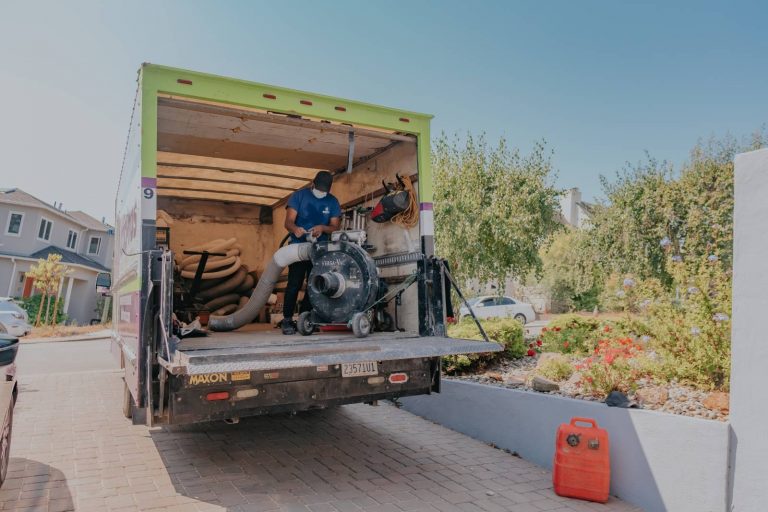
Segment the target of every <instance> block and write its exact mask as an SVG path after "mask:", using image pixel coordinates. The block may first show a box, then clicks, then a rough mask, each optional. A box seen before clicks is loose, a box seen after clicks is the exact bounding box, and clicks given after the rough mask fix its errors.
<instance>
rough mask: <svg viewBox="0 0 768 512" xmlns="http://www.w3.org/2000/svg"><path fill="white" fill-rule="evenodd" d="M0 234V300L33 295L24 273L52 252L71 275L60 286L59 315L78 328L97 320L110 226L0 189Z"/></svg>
mask: <svg viewBox="0 0 768 512" xmlns="http://www.w3.org/2000/svg"><path fill="white" fill-rule="evenodd" d="M0 230H2V231H0V296H2V295H6V296H9V297H29V296H30V295H32V294H34V293H36V292H35V290H34V289H33V286H32V280H31V279H29V278H27V277H26V275H25V272H27V271H28V270H29V268H30V266H31V265H33V264H35V263H36V262H37V261H38V260H40V259H46V258H47V257H48V255H49V254H53V253H56V254H60V255H61V256H62V259H61V262H62V263H64V264H66V265H67V267H68V268H69V270H70V273H69V274H67V276H66V277H65V278H64V279H63V280H62V283H61V285H60V287H59V296H60V298H61V300H63V301H64V312H65V313H66V314H67V316H68V318H69V319H70V321H73V322H76V323H78V324H87V323H89V322H90V320H91V319H92V318H96V316H97V315H96V313H95V309H96V302H97V299H98V296H97V293H96V277H97V275H98V274H99V273H100V272H109V269H110V267H111V266H112V251H113V247H114V230H113V228H112V226H109V225H108V224H105V223H104V221H103V220H102V221H99V220H97V219H95V218H93V217H91V216H90V215H88V214H87V213H84V212H81V211H65V210H64V209H63V208H62V205H60V204H59V205H57V204H56V203H54V205H53V206H51V205H50V204H48V203H46V202H44V201H41V200H40V199H38V198H36V197H34V196H32V195H30V194H28V193H26V192H24V191H23V190H20V189H18V188H5V189H3V188H0Z"/></svg>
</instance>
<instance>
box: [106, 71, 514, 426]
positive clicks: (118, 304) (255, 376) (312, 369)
mask: <svg viewBox="0 0 768 512" xmlns="http://www.w3.org/2000/svg"><path fill="white" fill-rule="evenodd" d="M429 123H430V116H427V115H424V114H418V113H414V112H407V111H402V110H394V109H390V108H384V107H379V106H374V105H368V104H364V103H360V102H355V101H349V100H343V99H338V98H332V97H328V96H323V95H318V94H312V93H307V92H301V91H296V90H290V89H285V88H280V87H274V86H270V85H264V84H259V83H252V82H245V81H241V80H234V79H229V78H222V77H218V76H212V75H208V74H202V73H197V72H191V71H185V70H180V69H173V68H168V67H163V66H157V65H151V64H145V65H143V66H142V67H141V69H140V71H139V77H138V88H137V94H136V99H135V103H134V108H133V114H132V120H131V126H130V131H129V136H128V142H127V148H126V153H125V158H124V162H123V168H122V171H121V176H120V184H119V188H118V194H117V200H116V224H117V226H116V239H117V243H116V250H115V261H114V267H113V283H112V290H113V295H114V302H113V308H114V310H113V318H114V345H113V346H114V348H115V353H116V354H117V355H119V357H120V361H121V364H122V367H123V368H124V369H125V400H124V404H123V406H124V412H125V413H126V415H127V416H132V417H133V419H134V422H136V423H139V422H146V423H148V424H150V425H151V424H183V423H191V422H197V421H208V420H215V419H222V420H236V419H238V418H240V417H245V416H252V415H259V414H268V413H274V412H292V411H298V410H306V409H313V408H323V407H328V406H333V405H339V404H348V403H356V402H374V401H376V400H380V399H396V398H397V397H400V396H406V395H416V394H424V393H431V392H438V391H439V389H440V359H441V357H442V356H446V355H450V354H465V353H473V352H491V351H496V350H499V346H498V345H496V344H494V343H488V342H481V341H473V340H460V339H451V338H448V337H446V329H445V319H446V312H445V308H446V287H445V268H444V266H443V265H442V262H441V261H440V260H438V259H436V258H435V256H434V251H433V248H434V242H433V218H432V202H431V201H432V182H431V171H430V147H429ZM318 170H327V171H330V172H331V173H333V174H334V176H335V178H334V184H333V188H332V193H333V194H334V195H335V196H336V197H337V198H338V200H339V203H340V205H341V208H342V212H343V213H342V228H341V231H340V233H337V235H339V236H340V237H341V240H339V238H338V236H337V237H336V240H337V243H338V244H341V245H342V246H346V247H347V248H348V249H355V251H357V252H356V254H357V253H365V254H364V255H363V256H362V257H363V258H364V259H366V261H369V262H370V261H372V262H373V264H374V266H375V272H374V274H375V276H374V277H375V279H376V283H381V285H380V288H379V293H378V295H377V299H376V302H375V304H374V305H371V303H370V301H369V302H368V303H367V304H368V306H367V307H366V308H365V311H363V313H364V314H365V315H367V316H366V318H367V319H368V320H369V321H372V322H373V324H374V326H373V327H372V329H371V330H372V331H373V332H371V333H370V335H368V336H367V337H362V338H361V337H357V336H355V335H354V334H353V333H352V332H349V331H348V330H347V329H346V328H345V326H344V325H341V326H335V327H337V328H336V329H335V330H330V331H328V330H322V329H323V327H322V326H321V327H320V329H321V332H314V333H313V334H312V335H309V336H302V335H300V334H296V335H294V336H284V335H282V334H281V333H280V331H279V330H277V329H276V328H275V325H274V324H275V321H276V319H278V318H279V315H278V314H277V313H279V311H280V308H279V305H280V303H281V302H282V295H283V292H284V290H285V277H284V274H282V275H281V277H279V278H278V279H276V280H275V282H274V284H273V283H272V282H271V281H269V282H268V286H269V288H270V290H269V293H270V294H272V297H271V299H272V300H271V301H270V302H269V303H266V304H264V305H262V304H261V303H259V308H258V311H257V312H255V313H253V314H252V315H249V316H248V319H247V321H241V322H238V323H237V325H235V326H234V327H233V326H232V325H230V327H229V328H228V329H226V330H224V331H223V332H215V331H208V332H207V336H203V337H183V336H181V335H180V332H179V329H178V327H179V324H180V322H192V321H193V320H194V319H195V318H197V319H200V317H201V316H208V315H210V314H211V313H213V314H214V318H218V319H221V318H230V316H227V313H229V312H231V311H232V310H233V309H235V308H238V309H240V308H242V307H243V304H246V303H250V305H253V300H251V299H252V297H251V298H249V296H248V293H252V291H251V290H250V289H248V285H251V286H253V285H254V284H255V286H256V288H258V287H259V284H257V283H260V282H261V283H262V288H263V287H264V286H265V285H264V282H267V281H263V282H262V280H263V279H266V278H265V277H264V276H265V274H264V273H265V272H267V273H268V272H269V266H270V264H272V265H273V266H274V263H271V262H273V261H274V260H275V259H277V254H279V253H280V250H281V248H283V247H284V246H283V243H284V242H285V240H284V239H285V235H286V230H285V228H284V220H285V215H286V202H287V200H288V197H289V196H290V195H291V194H292V193H293V192H295V191H296V190H299V189H302V188H305V187H308V186H310V183H311V180H312V178H313V176H314V175H315V173H316V172H317V171H318ZM398 175H399V176H401V177H406V178H408V180H409V181H410V182H411V183H412V184H413V189H412V192H411V195H412V196H415V197H413V199H414V200H415V202H416V206H417V208H418V213H415V212H413V213H415V215H414V217H412V219H411V223H410V224H406V223H396V222H383V223H374V222H370V219H369V218H366V216H368V217H370V210H371V207H373V206H375V205H376V204H377V203H378V202H379V201H380V200H381V198H382V197H383V196H384V195H386V194H387V189H386V184H387V183H397V182H398ZM360 228H363V231H364V234H365V236H364V239H363V240H364V241H365V243H364V244H362V243H360V240H358V239H357V238H355V237H354V236H352V235H353V232H359V231H360ZM348 235H349V236H348ZM233 240H235V242H233ZM354 240H357V242H356V244H357V245H356V246H355V247H351V244H354V243H355V242H354ZM217 244H219V246H218V249H217ZM221 244H223V245H221ZM224 246H226V247H224ZM313 247H314V248H313V249H312V250H313V251H314V250H315V249H316V248H317V247H316V246H313ZM337 248H338V246H337ZM361 248H362V249H364V251H363V250H361ZM203 249H204V250H203ZM208 249H210V251H211V254H212V255H210V258H211V261H213V262H216V261H220V262H221V263H220V265H224V264H225V263H224V262H228V261H230V260H232V259H233V258H234V259H235V260H236V261H235V263H232V264H231V266H228V267H221V266H219V267H218V270H222V269H223V270H224V272H222V274H226V276H224V277H221V278H219V279H218V281H217V282H218V284H216V285H215V286H213V285H214V284H215V282H214V281H209V282H206V281H204V280H203V279H202V278H203V277H204V276H205V275H208V272H209V271H208V270H207V267H200V266H199V267H198V271H195V270H194V267H195V262H198V263H199V261H200V259H202V258H203V256H202V254H201V253H202V252H206V253H207V252H208ZM216 250H219V251H222V252H219V253H216ZM352 252H354V251H352ZM208 256H209V255H208V254H206V257H208ZM330 261H331V262H333V261H335V260H333V259H331V260H330ZM209 263H210V262H209ZM217 265H219V264H218V263H217V264H216V265H213V266H214V267H216V266H217ZM227 265H229V263H227ZM236 266H237V267H238V268H237V269H236V271H235V270H231V269H234V268H235V267H236ZM185 269H186V270H185ZM244 271H245V272H247V275H248V276H250V278H248V277H243V278H242V279H243V283H242V285H240V286H238V288H237V290H229V291H234V292H236V293H242V294H243V295H242V297H239V298H238V297H235V298H234V299H231V298H229V297H230V296H231V295H232V294H231V293H227V294H225V295H226V297H225V298H220V297H215V298H213V299H212V300H211V293H212V292H210V290H213V291H215V290H216V289H217V286H218V288H222V287H226V286H227V282H229V281H228V279H229V280H230V281H231V280H232V279H235V278H236V277H237V276H238V275H239V276H243V275H245V272H244ZM216 272H217V269H216V268H214V270H212V271H210V274H209V275H211V276H213V275H218V274H217V273H216ZM232 272H235V273H234V274H233V273H232ZM329 275H330V274H329ZM353 277H354V276H353ZM347 278H350V276H349V275H347ZM318 279H319V278H318ZM315 284H317V283H315ZM321 284H322V283H321ZM309 286H310V284H309V283H308V284H307V287H309ZM350 286H351V285H350ZM230 288H231V286H230ZM347 288H348V290H347V291H349V289H350V288H349V286H348V287H347ZM207 290H208V291H209V292H208V294H207V295H206V293H205V292H206V291H207ZM325 291H326V292H328V290H325ZM331 291H333V290H331ZM305 293H307V291H306V290H305ZM339 293H341V292H339ZM254 295H255V293H254ZM336 295H338V294H336ZM336 295H333V296H334V297H335V296H336ZM201 296H202V297H205V298H204V299H201V298H200V297H201ZM328 296H329V297H330V296H331V295H330V292H328ZM236 299H237V300H236ZM235 300H236V302H237V303H236V304H231V303H232V302H233V301H235ZM329 300H330V299H329ZM206 301H207V302H206ZM217 301H218V302H217ZM222 301H223V302H227V301H229V304H227V305H225V306H223V307H222V308H219V309H218V310H217V311H214V312H212V311H211V309H213V308H214V307H218V306H219V305H221V304H222ZM249 301H250V302H249ZM217 314H218V315H225V316H220V317H216V316H215V315H217ZM238 314H239V313H238ZM373 315H379V317H381V315H385V317H386V318H387V321H386V322H383V323H382V322H375V320H376V319H375V318H374V316H373ZM251 316H252V317H253V318H251ZM241 317H242V315H241ZM358 317H360V315H358ZM366 318H364V319H363V320H365V319H366ZM315 321H316V322H317V318H315ZM211 322H212V323H213V318H212V319H211ZM240 324H242V325H240ZM174 326H175V327H174ZM235 327H236V328H235ZM317 330H318V329H313V331H317ZM358 334H359V333H358ZM366 334H367V333H366Z"/></svg>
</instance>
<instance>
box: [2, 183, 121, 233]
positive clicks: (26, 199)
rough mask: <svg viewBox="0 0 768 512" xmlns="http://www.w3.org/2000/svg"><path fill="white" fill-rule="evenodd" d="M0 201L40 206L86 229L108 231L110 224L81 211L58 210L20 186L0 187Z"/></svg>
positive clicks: (33, 206)
mask: <svg viewBox="0 0 768 512" xmlns="http://www.w3.org/2000/svg"><path fill="white" fill-rule="evenodd" d="M0 203H4V204H8V205H16V206H31V207H32V208H42V209H44V210H46V211H48V212H51V213H55V214H56V215H59V216H60V217H64V218H66V219H69V220H70V221H72V222H74V223H75V224H79V225H81V226H83V227H84V228H86V229H91V230H94V231H108V230H109V229H110V228H111V226H109V225H108V224H104V223H103V222H100V221H99V220H97V219H95V218H93V217H91V216H90V215H88V214H87V213H85V212H83V211H80V210H74V211H63V210H59V209H58V208H54V207H53V206H52V205H50V204H48V203H46V202H45V201H41V200H40V199H38V198H36V197H35V196H33V195H32V194H28V193H27V192H24V191H23V190H21V189H20V188H0Z"/></svg>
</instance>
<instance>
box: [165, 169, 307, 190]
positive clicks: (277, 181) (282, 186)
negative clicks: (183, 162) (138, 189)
mask: <svg viewBox="0 0 768 512" xmlns="http://www.w3.org/2000/svg"><path fill="white" fill-rule="evenodd" d="M157 177H158V178H171V179H172V178H176V179H185V180H195V181H201V182H211V183H224V184H230V185H256V186H260V187H266V188H270V189H274V190H283V191H289V192H293V191H294V190H298V189H300V188H301V187H303V186H304V185H306V184H307V183H310V181H309V180H294V179H290V178H275V177H273V176H261V175H258V174H251V173H245V172H222V171H214V170H210V169H195V168H189V167H169V166H158V168H157Z"/></svg>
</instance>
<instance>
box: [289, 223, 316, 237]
mask: <svg viewBox="0 0 768 512" xmlns="http://www.w3.org/2000/svg"><path fill="white" fill-rule="evenodd" d="M313 229H314V228H313ZM306 234H307V230H306V229H304V228H303V227H301V226H296V227H295V228H294V229H293V236H295V237H296V238H301V237H303V236H304V235H306Z"/></svg>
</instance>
